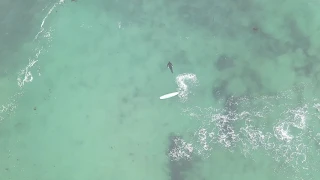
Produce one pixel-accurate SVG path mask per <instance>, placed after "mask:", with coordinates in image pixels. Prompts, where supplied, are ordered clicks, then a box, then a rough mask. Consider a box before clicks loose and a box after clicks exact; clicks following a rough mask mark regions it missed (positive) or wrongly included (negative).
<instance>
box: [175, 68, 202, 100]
mask: <svg viewBox="0 0 320 180" xmlns="http://www.w3.org/2000/svg"><path fill="white" fill-rule="evenodd" d="M176 83H177V85H178V89H177V91H179V94H178V96H179V98H180V99H181V100H182V101H186V100H187V99H188V95H189V94H190V93H191V90H190V87H192V86H196V85H198V79H197V76H196V75H195V74H191V73H183V74H179V75H178V76H177V77H176Z"/></svg>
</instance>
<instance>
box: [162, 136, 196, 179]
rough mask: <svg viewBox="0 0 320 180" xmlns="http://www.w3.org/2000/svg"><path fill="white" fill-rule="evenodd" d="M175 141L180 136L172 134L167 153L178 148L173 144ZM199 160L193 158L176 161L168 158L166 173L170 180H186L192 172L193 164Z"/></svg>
mask: <svg viewBox="0 0 320 180" xmlns="http://www.w3.org/2000/svg"><path fill="white" fill-rule="evenodd" d="M176 139H181V136H177V135H175V134H173V133H171V134H170V135H169V144H168V153H170V152H172V151H174V150H175V149H177V148H179V147H178V146H177V143H176V142H175V140H176ZM198 160H199V159H197V158H195V157H193V158H181V159H179V160H176V159H174V158H172V157H171V156H169V163H168V172H169V177H170V180H185V179H187V175H188V173H190V172H191V171H192V170H193V167H194V164H195V163H196V162H197V161H198Z"/></svg>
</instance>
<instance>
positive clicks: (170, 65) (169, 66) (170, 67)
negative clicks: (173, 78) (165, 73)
mask: <svg viewBox="0 0 320 180" xmlns="http://www.w3.org/2000/svg"><path fill="white" fill-rule="evenodd" d="M167 67H168V68H169V69H170V71H171V73H173V69H172V67H173V65H172V63H171V62H170V61H169V62H168V64H167Z"/></svg>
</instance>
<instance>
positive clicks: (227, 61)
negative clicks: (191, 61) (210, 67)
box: [215, 54, 234, 71]
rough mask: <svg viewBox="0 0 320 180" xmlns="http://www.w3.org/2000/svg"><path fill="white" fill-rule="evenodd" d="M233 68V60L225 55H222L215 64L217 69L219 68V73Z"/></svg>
mask: <svg viewBox="0 0 320 180" xmlns="http://www.w3.org/2000/svg"><path fill="white" fill-rule="evenodd" d="M233 66H234V60H233V58H231V57H229V56H227V55H225V54H222V55H220V56H219V58H218V60H217V61H216V62H215V67H217V69H218V70H219V71H223V70H225V69H228V68H232V67H233Z"/></svg>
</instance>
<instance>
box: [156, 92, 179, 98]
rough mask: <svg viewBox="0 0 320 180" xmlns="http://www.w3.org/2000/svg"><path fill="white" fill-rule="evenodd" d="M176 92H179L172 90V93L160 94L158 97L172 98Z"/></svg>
mask: <svg viewBox="0 0 320 180" xmlns="http://www.w3.org/2000/svg"><path fill="white" fill-rule="evenodd" d="M178 94H179V92H172V93H169V94H165V95H163V96H161V97H160V99H168V98H172V97H174V96H176V95H178Z"/></svg>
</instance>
